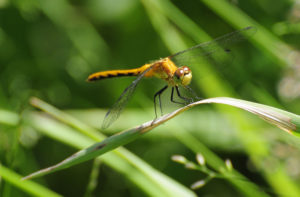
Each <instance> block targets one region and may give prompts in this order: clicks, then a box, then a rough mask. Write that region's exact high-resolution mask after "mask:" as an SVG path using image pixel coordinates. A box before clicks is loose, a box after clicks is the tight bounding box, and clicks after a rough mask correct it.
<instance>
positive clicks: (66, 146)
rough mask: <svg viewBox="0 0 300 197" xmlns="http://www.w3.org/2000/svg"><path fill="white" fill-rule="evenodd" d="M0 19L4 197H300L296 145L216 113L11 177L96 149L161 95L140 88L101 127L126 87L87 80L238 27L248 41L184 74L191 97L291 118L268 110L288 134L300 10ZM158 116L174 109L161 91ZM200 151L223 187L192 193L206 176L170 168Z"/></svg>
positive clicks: (19, 8) (202, 1)
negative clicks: (85, 158) (55, 168)
mask: <svg viewBox="0 0 300 197" xmlns="http://www.w3.org/2000/svg"><path fill="white" fill-rule="evenodd" d="M0 9H1V12H0V18H1V20H0V65H1V66H0V196H4V197H6V196H28V195H36V196H42V195H44V196H51V195H52V196H56V195H63V196H84V195H85V196H90V195H93V194H94V195H95V196H100V195H101V196H114V195H115V196H145V195H149V196H159V195H160V196H175V195H177V196H188V195H190V196H195V195H196V194H198V195H214V196H281V195H286V196H300V190H299V188H298V185H299V181H300V169H299V166H300V165H299V163H300V160H299V158H300V140H299V139H298V137H295V136H293V135H290V134H288V133H287V132H283V131H282V130H280V129H278V128H277V127H275V126H273V125H270V124H267V123H265V122H264V121H261V119H259V118H257V116H253V115H249V113H246V112H244V111H242V110H240V109H235V108H233V107H229V106H224V105H213V106H208V105H207V106H206V105H203V106H198V107H194V108H193V109H191V110H189V111H186V112H185V113H183V114H180V115H179V116H177V117H175V118H174V119H175V121H174V119H173V120H170V121H167V122H166V123H164V125H161V126H159V127H157V128H156V129H154V130H153V131H151V132H150V133H147V134H146V135H143V137H140V136H139V135H138V136H135V137H138V139H137V140H135V141H134V142H131V143H129V144H127V145H126V148H127V149H125V148H123V147H120V148H118V149H116V150H114V151H111V152H109V153H106V154H105V155H103V156H101V157H98V158H97V160H96V161H95V162H94V164H93V163H92V162H85V163H82V164H80V165H77V166H73V167H67V168H66V169H65V170H63V171H60V172H56V173H53V174H52V175H47V176H42V177H40V178H38V179H33V180H30V181H21V179H20V177H22V176H25V175H28V174H30V173H32V172H35V171H38V170H40V169H43V168H46V167H48V166H52V165H53V164H55V163H58V162H59V161H61V160H63V159H65V158H67V157H69V156H71V155H72V154H73V153H75V152H76V151H77V150H78V149H80V150H81V149H83V150H85V149H84V148H87V147H88V146H90V145H92V144H95V143H101V142H100V141H102V140H104V139H105V138H106V136H105V135H104V134H101V133H100V132H104V133H105V132H106V133H105V134H107V135H110V134H112V133H114V134H115V133H117V132H119V131H122V130H125V129H128V128H132V127H133V126H135V125H140V124H141V123H143V122H146V121H149V120H152V119H153V117H154V110H153V101H152V100H153V95H154V93H155V92H156V91H157V90H159V89H160V88H161V87H162V86H163V85H164V84H163V82H161V81H159V80H157V79H149V80H148V79H147V80H143V81H142V82H141V84H139V86H138V89H137V91H136V92H135V94H134V96H133V98H132V99H131V100H130V103H129V106H128V107H127V108H125V110H124V114H122V115H121V117H120V119H119V120H118V121H117V122H115V123H114V125H112V127H111V128H109V129H108V130H105V131H102V130H100V126H101V121H102V120H103V117H104V115H105V112H106V109H107V108H109V107H111V106H112V105H113V103H114V102H115V101H116V99H117V98H118V97H119V95H120V94H121V92H122V91H123V90H124V88H125V87H127V86H128V85H129V84H130V82H131V81H133V78H121V79H114V80H104V81H100V82H98V83H87V82H86V81H85V80H86V78H87V76H88V75H89V74H91V73H92V72H95V71H100V70H106V69H120V68H134V67H137V66H140V65H143V64H144V63H148V62H150V61H152V60H155V59H159V58H160V57H165V56H168V55H170V54H172V53H175V52H178V51H180V50H184V49H186V48H188V47H191V46H193V45H195V44H198V43H201V42H205V41H209V40H211V39H213V38H215V37H218V36H221V35H223V34H226V33H229V32H232V31H234V30H237V29H242V28H244V27H247V26H254V27H255V28H257V32H256V33H255V34H254V35H252V36H251V37H250V38H249V40H248V41H243V42H241V43H239V44H238V45H236V46H233V48H232V54H233V58H232V59H233V61H231V62H226V61H224V62H218V63H217V64H214V62H213V63H211V62H207V63H201V65H199V66H196V67H191V69H192V72H193V84H192V88H193V89H194V90H195V91H196V92H197V94H199V95H200V96H201V97H203V98H210V97H220V96H222V97H223V96H227V97H235V98H240V99H243V100H250V101H253V102H256V103H263V104H265V105H269V106H274V107H276V108H281V109H284V110H286V111H290V112H292V113H293V114H291V113H286V112H283V111H281V110H278V111H277V113H279V114H280V113H282V114H281V115H284V116H285V117H290V118H291V119H284V120H285V121H287V122H284V124H285V123H286V124H287V125H288V126H291V125H296V130H293V129H291V127H288V128H286V127H284V128H285V129H287V130H293V131H295V133H296V132H297V131H298V130H297V129H298V127H297V126H298V122H299V121H297V119H298V116H297V115H294V114H299V113H300V102H299V96H300V94H299V92H300V91H299V89H298V87H299V72H298V70H299V68H298V66H299V65H298V64H299V60H298V54H299V52H298V51H297V48H298V47H299V46H300V43H299V41H298V40H299V39H298V37H299V35H298V33H299V30H298V29H299V28H298V26H299V25H298V21H299V16H298V15H297V13H298V12H299V6H298V4H297V3H296V2H293V1H287V0H283V1H278V2H277V1H276V3H274V1H271V0H265V1H250V0H243V1H242V0H237V1H226V0H215V1H212V0H199V1H179V0H173V1H169V0H141V1H137V0H85V1H80V0H76V1H67V0H51V1H34V0H29V1H22V0H14V1H7V0H4V1H1V2H0ZM32 96H36V97H38V98H40V99H42V100H44V101H46V103H44V104H43V105H42V106H43V107H41V105H38V104H37V103H40V101H38V102H33V104H34V105H35V106H36V107H38V108H40V109H42V110H43V111H45V112H46V113H44V112H37V110H36V109H35V108H33V107H32V106H30V104H29V98H30V97H32ZM35 101H37V100H35ZM47 103H49V104H50V105H49V104H47ZM40 104H41V103H40ZM240 104H241V103H240ZM53 106H55V107H56V108H54V107H53ZM163 106H164V111H165V112H170V111H173V110H174V109H177V108H179V107H180V106H177V105H172V104H169V92H167V93H165V95H164V96H163ZM237 107H241V105H240V106H237ZM253 107H254V105H253ZM255 107H257V106H255ZM255 107H254V108H255ZM261 107H262V106H261V105H258V108H259V109H262V108H261ZM96 108H101V110H97V109H96ZM241 108H242V109H245V108H243V107H241ZM68 109H75V110H71V111H67V110H68ZM255 109H257V108H255ZM266 109H268V110H277V109H275V108H268V107H267V108H266ZM251 110H253V108H251ZM260 112H261V111H260ZM268 112H269V111H268ZM257 114H258V115H260V116H261V115H262V114H259V113H257ZM263 115H268V113H267V114H266V113H265V114H263ZM277 115H278V114H277ZM276 117H277V118H279V119H280V117H282V116H276ZM267 120H270V119H267ZM289 120H291V121H290V122H289ZM271 123H273V124H275V125H277V126H278V124H276V123H278V122H276V121H275V122H274V121H271ZM281 123H282V122H279V124H281ZM280 126H282V125H280ZM281 128H282V127H281ZM109 139H110V138H108V139H107V140H109ZM132 140H133V138H131V139H130V140H129V141H132ZM127 142H128V141H126V143H127ZM126 143H125V141H124V143H122V144H126ZM129 150H130V151H129ZM197 153H201V154H202V155H203V157H204V158H205V164H206V165H207V166H208V168H209V169H211V170H212V171H213V172H216V173H221V174H222V176H225V177H226V175H228V177H227V178H222V179H212V180H210V181H209V182H208V183H207V184H205V185H204V186H203V187H201V188H199V189H198V190H197V191H192V190H191V189H189V188H188V187H189V186H190V185H191V183H193V182H195V181H196V180H205V178H206V177H207V174H206V173H205V172H199V173H198V172H197V173H196V172H195V171H190V170H187V169H184V168H182V167H181V166H179V165H177V164H175V163H174V162H172V161H171V159H170V157H171V155H174V154H180V155H184V156H185V157H186V158H187V160H193V159H192V158H194V155H195V154H197ZM224 158H225V159H226V158H228V159H230V161H231V162H232V166H233V167H232V170H231V171H226V170H224V169H227V168H226V165H225V164H224V160H225V159H224ZM98 160H101V165H100V164H99V161H98ZM92 169H93V170H92ZM97 169H99V171H98V170H97ZM97 173H99V175H98V176H97ZM232 173H234V177H238V178H232V177H233V176H232ZM34 182H35V183H34ZM93 184H96V186H95V185H94V186H91V185H93ZM197 184H198V186H199V185H201V184H202V182H198V183H197ZM197 184H196V186H197ZM254 192H255V193H254Z"/></svg>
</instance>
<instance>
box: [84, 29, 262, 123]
mask: <svg viewBox="0 0 300 197" xmlns="http://www.w3.org/2000/svg"><path fill="white" fill-rule="evenodd" d="M255 31H256V29H255V28H254V27H246V28H244V29H241V30H238V31H235V32H232V33H229V34H226V35H224V36H221V37H219V38H216V39H215V40H213V41H210V42H205V43H201V44H198V45H196V46H193V47H191V48H189V49H186V50H183V51H180V52H178V53H175V54H173V55H170V56H168V57H165V58H161V59H159V60H157V61H153V62H151V63H148V64H145V65H143V66H141V67H138V68H134V69H124V70H108V71H100V72H96V73H93V74H91V75H90V76H89V77H88V79H87V81H97V80H102V79H108V78H114V77H124V76H137V78H136V79H135V80H134V81H133V82H132V83H131V84H130V85H129V86H128V87H127V88H126V89H125V90H124V91H123V93H122V94H121V96H120V97H119V99H118V100H117V102H116V103H115V104H114V105H113V106H112V108H110V110H109V111H108V112H107V113H106V115H105V118H104V120H103V124H102V128H107V127H109V126H110V125H111V124H112V123H113V122H114V121H115V120H117V118H118V117H119V116H120V113H121V112H122V110H123V109H124V107H125V106H126V104H127V103H128V101H129V99H130V98H131V96H132V94H133V92H134V90H135V89H136V87H137V85H138V83H139V82H140V80H141V79H142V78H143V77H157V78H160V79H163V80H164V81H166V82H167V85H165V86H164V87H163V88H162V89H160V90H159V91H158V92H156V93H155V95H154V109H155V118H156V117H157V110H156V100H157V97H158V99H159V106H160V110H161V113H162V106H161V94H162V93H163V92H164V91H165V90H166V89H167V88H168V87H171V88H172V91H171V102H174V103H179V104H188V103H190V102H193V101H195V100H199V98H198V97H197V95H196V94H195V93H194V92H193V91H192V89H191V88H190V87H189V86H188V85H189V84H190V83H191V80H192V71H191V69H190V68H189V67H188V65H189V66H190V64H192V62H194V61H195V59H196V58H197V56H211V55H212V54H214V53H218V51H222V52H223V53H224V52H225V53H230V51H231V50H230V46H232V44H233V43H236V42H240V41H242V40H244V39H245V35H248V36H250V35H251V34H253V33H254V32H255ZM180 86H181V87H184V88H185V89H187V90H188V91H190V92H191V94H192V95H193V96H192V97H191V98H187V97H184V96H182V95H181V94H180V91H179V88H178V87H180ZM174 90H175V91H176V93H177V96H178V97H179V98H180V99H182V100H183V102H179V101H176V100H174Z"/></svg>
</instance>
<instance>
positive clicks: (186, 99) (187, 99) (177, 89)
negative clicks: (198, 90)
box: [175, 86, 193, 104]
mask: <svg viewBox="0 0 300 197" xmlns="http://www.w3.org/2000/svg"><path fill="white" fill-rule="evenodd" d="M175 89H176V92H177V95H178V97H179V98H181V99H182V100H184V101H185V103H181V104H187V103H190V102H192V101H193V99H192V98H187V97H184V96H181V94H180V92H179V88H178V86H175ZM177 103H179V102H177Z"/></svg>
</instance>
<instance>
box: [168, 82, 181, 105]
mask: <svg viewBox="0 0 300 197" xmlns="http://www.w3.org/2000/svg"><path fill="white" fill-rule="evenodd" d="M176 87H177V86H176ZM173 96H174V87H172V92H171V101H172V102H173V103H177V104H182V105H183V104H184V103H182V102H178V101H175V100H174V97H173Z"/></svg>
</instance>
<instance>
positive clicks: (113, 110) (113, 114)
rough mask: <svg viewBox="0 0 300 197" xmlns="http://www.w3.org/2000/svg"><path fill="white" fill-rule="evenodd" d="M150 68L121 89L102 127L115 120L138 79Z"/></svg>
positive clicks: (106, 126)
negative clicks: (121, 91)
mask: <svg viewBox="0 0 300 197" xmlns="http://www.w3.org/2000/svg"><path fill="white" fill-rule="evenodd" d="M151 69H152V66H151V67H149V68H148V69H146V70H145V71H144V72H142V73H141V74H140V75H138V77H137V78H136V79H135V80H134V81H133V82H132V83H131V84H130V85H129V86H128V87H127V88H126V89H125V90H124V91H123V93H122V94H121V96H120V97H119V98H118V100H117V102H116V103H115V104H114V105H113V106H112V107H111V108H110V109H109V110H108V112H107V113H106V115H105V117H104V120H103V123H102V129H106V128H108V127H109V126H110V125H111V124H112V123H113V122H114V121H116V120H117V119H118V118H119V116H120V114H121V113H122V111H123V109H124V107H125V106H126V105H127V103H128V101H129V99H130V98H131V96H132V95H133V92H134V90H135V89H136V87H137V85H138V83H139V81H140V80H141V79H142V78H143V77H144V76H145V74H146V73H147V72H148V71H149V70H151Z"/></svg>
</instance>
